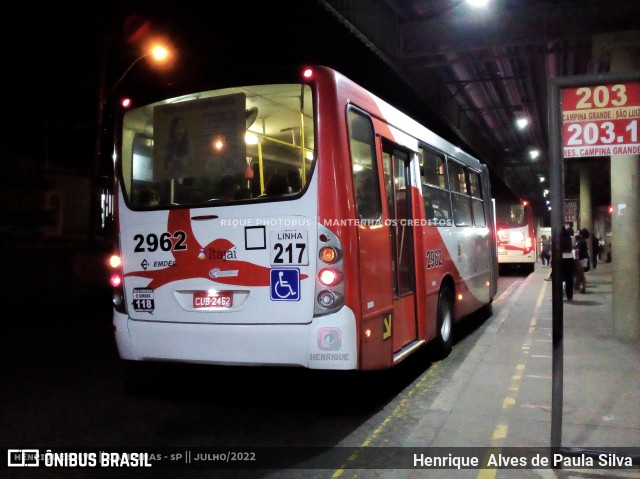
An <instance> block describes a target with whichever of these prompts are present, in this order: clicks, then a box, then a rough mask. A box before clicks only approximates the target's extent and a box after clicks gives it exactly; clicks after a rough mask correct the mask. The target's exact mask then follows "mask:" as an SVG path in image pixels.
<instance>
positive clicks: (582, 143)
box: [562, 83, 640, 158]
mask: <svg viewBox="0 0 640 479" xmlns="http://www.w3.org/2000/svg"><path fill="white" fill-rule="evenodd" d="M639 123H640V83H617V84H612V85H597V86H589V87H579V88H564V89H563V90H562V149H563V156H564V158H581V157H587V156H611V155H638V154H640V142H639V140H638V130H639V129H640V128H639V127H638V124H639Z"/></svg>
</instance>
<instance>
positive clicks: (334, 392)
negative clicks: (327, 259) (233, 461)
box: [0, 274, 524, 478]
mask: <svg viewBox="0 0 640 479" xmlns="http://www.w3.org/2000/svg"><path fill="white" fill-rule="evenodd" d="M523 279H524V278H522V277H519V276H518V275H517V274H516V275H513V276H501V277H500V282H499V292H498V297H500V294H501V293H502V292H503V291H505V290H507V288H508V287H509V286H510V285H512V284H513V283H516V282H518V281H522V280H523ZM105 294H106V293H105V291H104V290H103V289H101V288H99V289H98V290H97V291H94V292H93V293H92V295H91V296H92V298H91V299H87V298H85V299H83V300H82V301H80V300H78V302H77V305H81V306H82V307H83V308H84V309H85V311H83V312H82V314H80V315H74V317H73V318H72V319H71V320H70V321H69V323H68V324H65V320H64V318H61V317H59V315H58V314H56V316H58V317H54V315H53V313H52V312H51V310H50V309H49V310H48V309H47V308H46V305H45V306H44V307H42V308H40V307H38V308H29V307H27V306H29V305H28V304H25V309H24V311H23V313H22V314H20V315H16V316H14V317H13V318H11V321H18V320H21V321H27V322H30V323H31V324H33V325H34V327H32V328H28V327H22V328H20V329H19V330H16V331H14V332H13V333H12V334H9V335H5V336H4V337H3V339H2V340H1V341H2V343H1V345H2V347H1V348H0V349H1V351H0V372H1V376H0V377H2V382H1V383H0V384H1V389H2V392H1V395H0V398H1V399H0V404H1V407H0V444H4V445H5V447H9V448H42V449H46V448H55V447H96V448H103V447H125V446H126V447H130V446H136V447H137V446H140V447H143V446H145V447H165V446H166V447H200V446H207V447H216V446H219V447H249V446H255V447H261V446H269V447H278V446H283V447H287V446H308V447H320V448H329V447H331V446H336V445H343V444H347V445H348V444H355V443H359V442H358V441H361V440H362V438H367V437H376V440H378V441H380V443H381V444H386V443H389V441H391V443H393V441H394V438H393V436H394V435H396V437H401V436H402V435H403V433H404V432H406V431H407V430H410V428H411V427H413V425H414V423H415V415H414V414H419V411H420V410H421V408H422V407H424V405H425V404H429V402H430V401H431V400H432V399H433V397H435V395H437V393H438V392H439V391H440V390H441V389H442V386H443V385H444V384H446V381H448V380H449V379H450V375H451V374H452V371H455V368H456V366H457V365H458V364H460V362H461V361H463V360H464V358H465V357H466V354H467V353H468V351H470V349H471V348H472V347H473V344H474V343H475V340H476V338H477V337H478V336H479V335H480V333H481V331H482V327H483V324H484V323H485V321H486V319H487V317H488V316H487V313H486V312H485V313H483V314H479V315H475V316H473V317H470V318H468V320H465V321H464V322H463V323H461V324H460V326H459V327H458V328H457V329H456V341H457V343H456V346H455V347H454V350H453V352H452V353H451V355H450V356H449V357H448V358H446V359H445V360H443V361H440V362H438V363H434V362H432V360H431V359H430V355H429V350H428V348H427V349H424V350H423V351H421V352H419V353H418V354H416V355H414V356H413V357H411V358H409V359H408V360H406V361H404V362H403V363H401V364H400V365H399V366H398V367H396V368H395V369H393V370H391V371H382V372H371V373H365V374H362V373H353V372H344V373H343V372H337V373H336V372H325V371H314V370H303V369H289V368H243V367H218V366H205V365H175V364H151V365H144V368H143V370H142V373H141V374H140V371H137V374H136V375H135V376H129V375H128V371H127V370H126V368H125V364H124V363H123V361H121V360H120V359H119V358H118V355H117V352H116V348H115V343H114V340H113V333H112V328H111V318H110V308H105V307H104V306H105V305H104V304H103V303H104V301H105ZM108 299H109V298H106V301H107V304H108ZM92 301H94V302H99V307H91V302H92ZM74 306H76V305H74V304H69V308H70V309H73V308H74ZM93 306H96V304H95V303H94V305H93ZM496 307H499V305H496V306H494V314H495V308H496ZM36 316H37V319H36ZM5 318H6V316H5ZM43 323H44V324H46V327H42V326H40V327H37V325H38V324H40V325H42V324H43ZM25 324H28V323H25ZM434 364H438V367H437V368H434ZM425 375H429V377H428V378H427V379H428V380H427V381H422V383H421V384H422V385H423V386H421V388H419V390H416V391H415V392H414V394H412V396H411V399H410V404H407V407H408V408H412V410H414V414H409V415H407V416H405V417H404V418H400V419H397V420H396V421H395V423H394V425H393V428H387V429H386V431H385V435H387V436H386V437H385V435H376V430H377V428H379V427H380V423H381V421H383V420H384V418H385V417H386V414H387V412H388V411H389V410H393V408H395V407H397V405H398V402H399V401H407V398H406V397H404V398H401V396H402V394H401V393H402V392H403V391H405V390H407V388H410V387H412V384H415V383H416V382H417V381H419V380H420V378H422V377H424V376H425ZM131 378H133V380H132V379H131ZM389 435H390V437H389ZM294 464H295V459H294V458H292V464H291V466H293V465H294ZM21 472H25V471H21ZM102 472H105V473H106V471H102ZM120 472H121V473H122V472H123V471H120ZM154 472H155V474H154V475H153V477H154V478H155V477H165V476H163V475H159V471H154ZM174 472H175V471H165V472H164V473H160V474H165V475H166V476H167V477H169V476H170V475H171V474H172V473H174ZM183 472H184V471H183ZM315 472H317V471H315ZM86 473H87V471H86V470H84V471H83V470H80V469H61V470H57V471H53V470H42V469H38V470H33V471H30V475H29V476H28V477H47V478H48V477H65V478H67V477H94V476H88V475H86ZM274 473H275V474H277V471H251V472H250V473H247V476H246V477H254V478H255V477H286V476H278V475H276V476H274V475H273V474H274ZM280 474H283V472H282V471H280ZM1 475H2V471H1V470H0V476H1ZM15 477H18V476H15ZM20 477H23V475H22V474H21V475H20ZM24 477H26V476H24ZM95 477H103V476H95ZM118 477H123V476H122V475H119V476H118ZM132 477H137V476H132ZM171 477H173V476H171ZM189 477H207V478H210V477H244V476H241V475H240V474H239V473H238V472H237V471H226V472H224V471H216V472H215V474H214V475H212V471H208V470H196V471H190V475H189ZM292 477H293V476H292ZM297 477H299V475H298V476H297ZM305 477H307V476H305ZM308 477H317V476H314V471H312V470H311V471H309V476H308Z"/></svg>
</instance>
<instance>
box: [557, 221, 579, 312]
mask: <svg viewBox="0 0 640 479" xmlns="http://www.w3.org/2000/svg"><path fill="white" fill-rule="evenodd" d="M560 247H561V250H562V281H564V290H565V292H566V294H567V299H568V300H569V301H572V300H573V275H574V274H575V270H576V266H575V259H574V258H573V254H574V253H573V237H572V236H571V234H570V233H569V231H568V230H567V228H566V226H563V227H562V233H561V234H560Z"/></svg>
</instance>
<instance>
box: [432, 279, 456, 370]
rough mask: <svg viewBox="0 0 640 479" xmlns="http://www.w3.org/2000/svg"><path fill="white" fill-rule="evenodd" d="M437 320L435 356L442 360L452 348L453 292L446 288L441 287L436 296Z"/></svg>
mask: <svg viewBox="0 0 640 479" xmlns="http://www.w3.org/2000/svg"><path fill="white" fill-rule="evenodd" d="M437 320H438V324H437V332H436V339H435V356H436V359H443V358H446V357H447V356H448V355H449V353H451V349H452V348H453V292H452V291H451V288H449V287H448V286H443V287H442V288H441V289H440V293H439V294H438V312H437Z"/></svg>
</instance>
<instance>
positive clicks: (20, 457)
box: [7, 449, 40, 467]
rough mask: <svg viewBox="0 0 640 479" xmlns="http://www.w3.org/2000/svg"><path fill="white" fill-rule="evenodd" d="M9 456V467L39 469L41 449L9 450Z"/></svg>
mask: <svg viewBox="0 0 640 479" xmlns="http://www.w3.org/2000/svg"><path fill="white" fill-rule="evenodd" d="M7 454H8V457H7V466H8V467H38V466H39V465H40V450H39V449H9V450H8V451H7Z"/></svg>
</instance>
